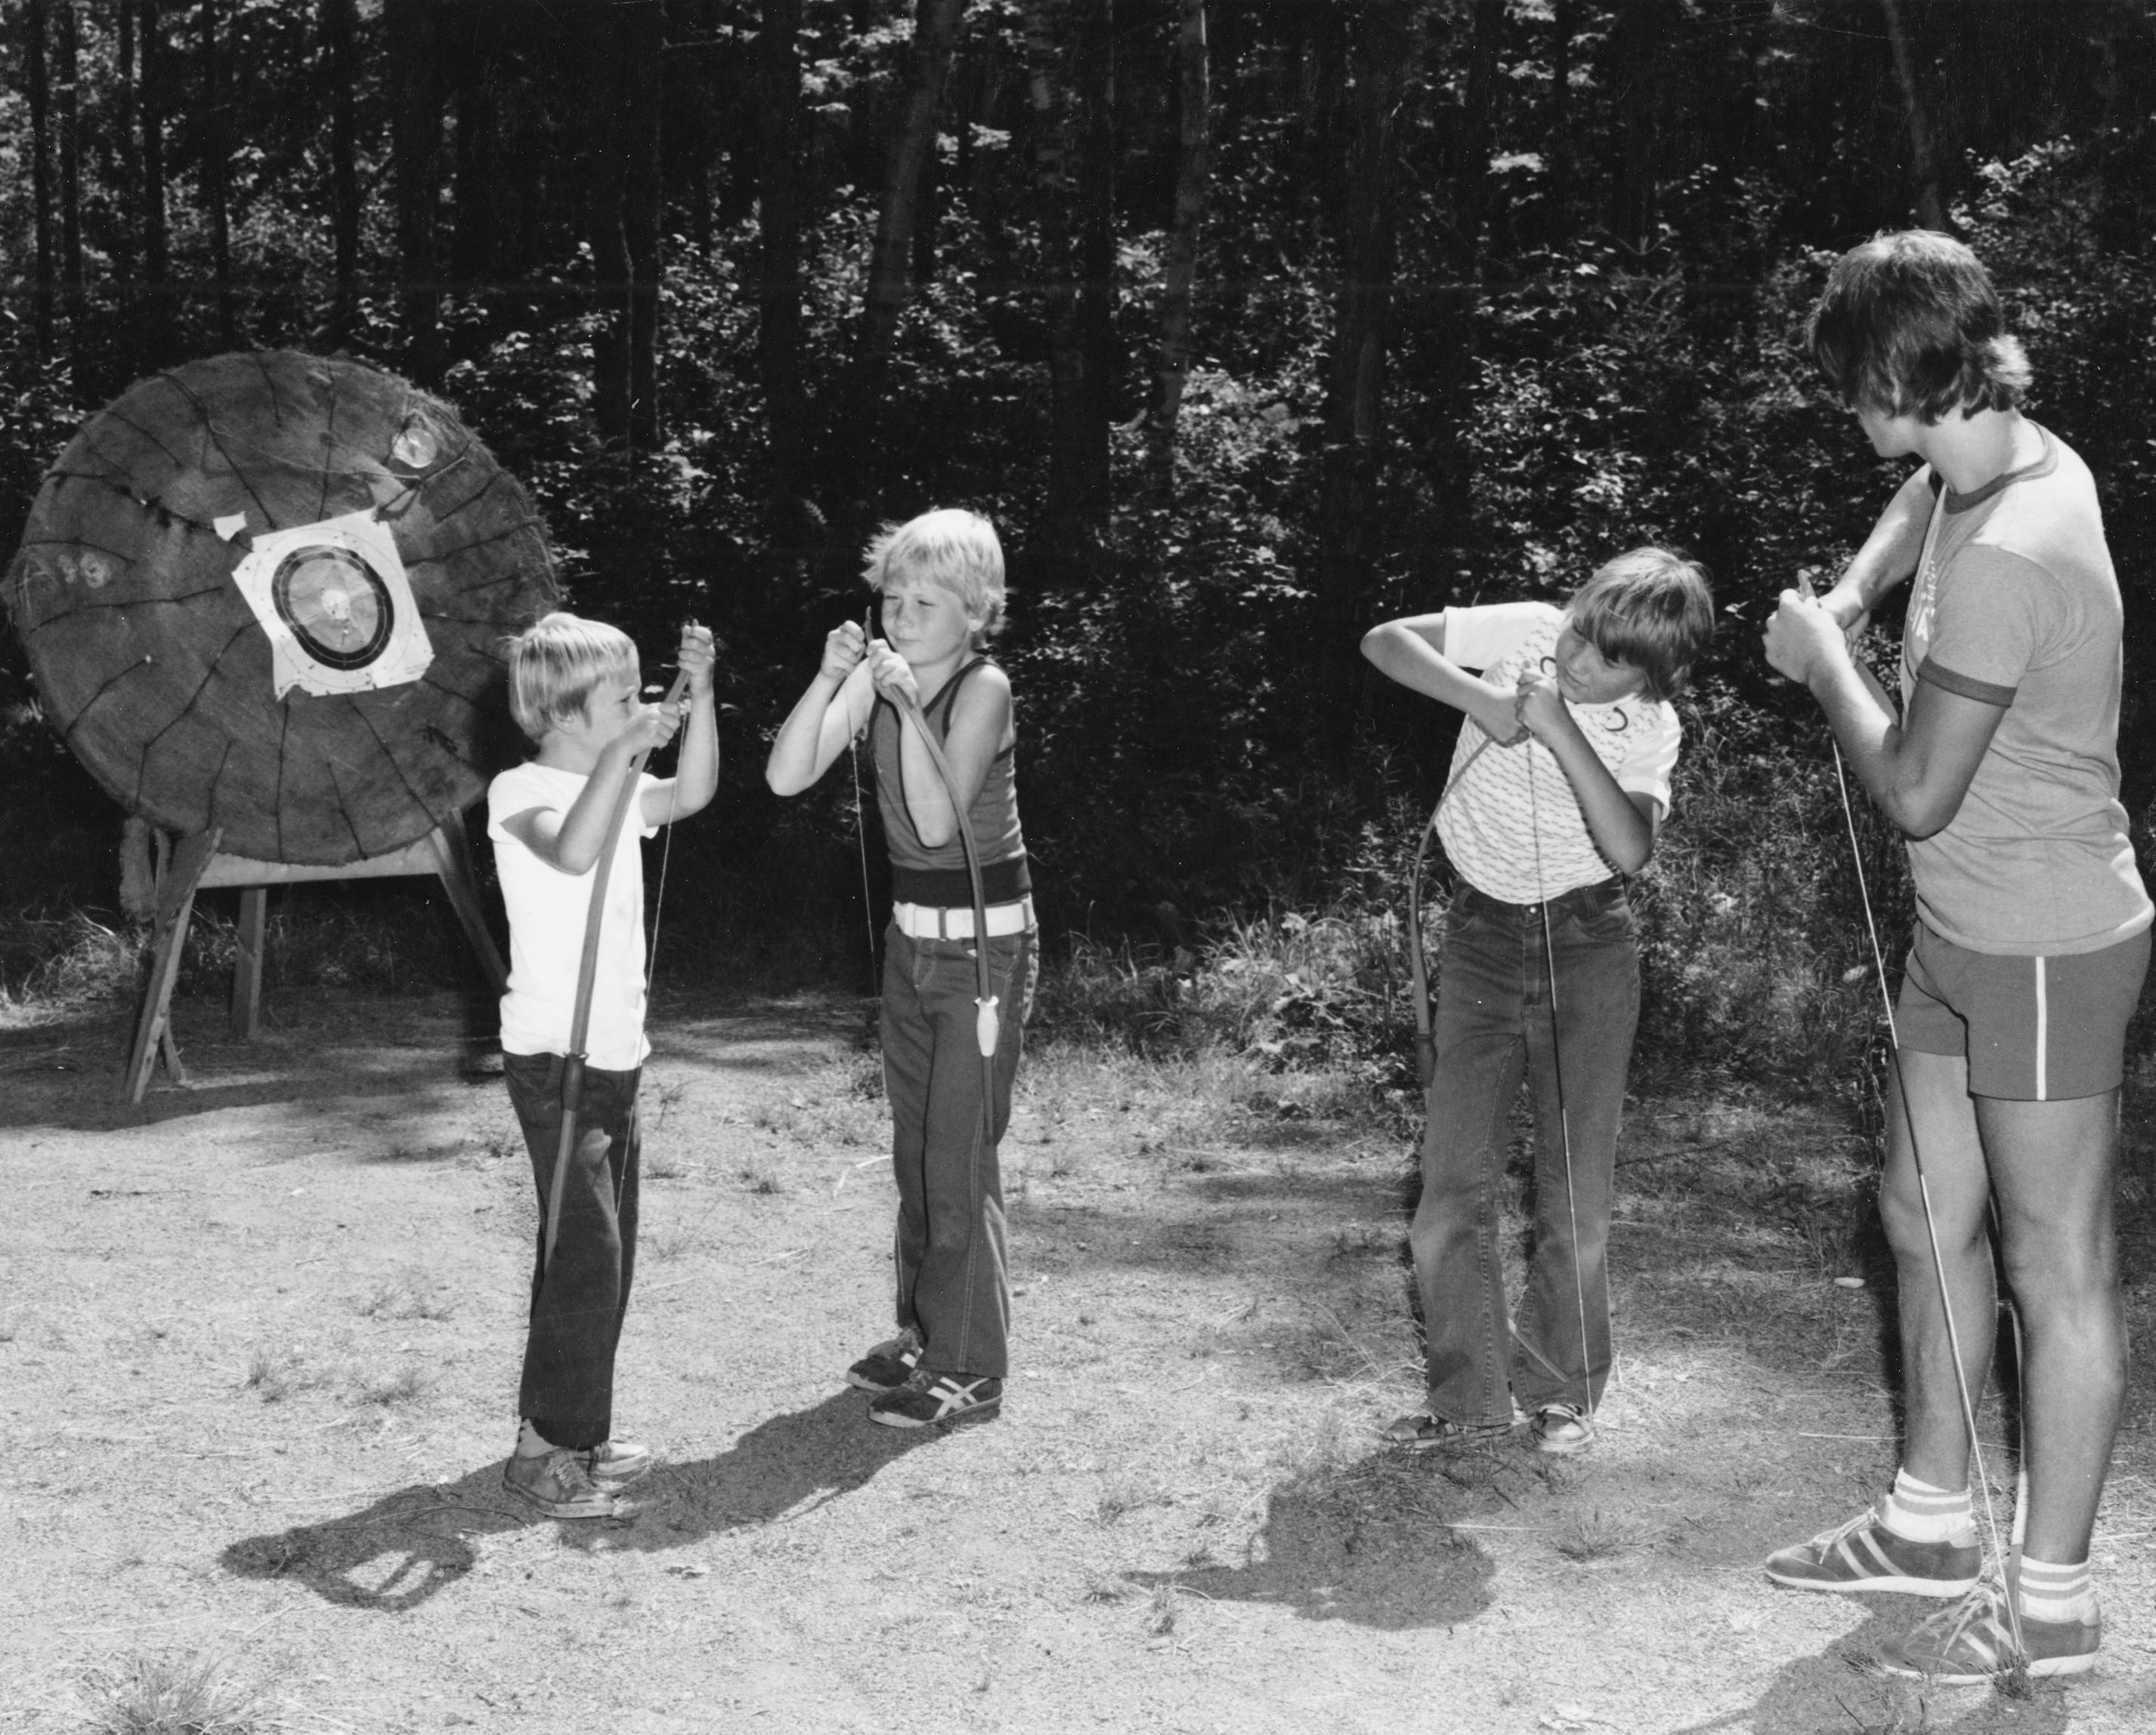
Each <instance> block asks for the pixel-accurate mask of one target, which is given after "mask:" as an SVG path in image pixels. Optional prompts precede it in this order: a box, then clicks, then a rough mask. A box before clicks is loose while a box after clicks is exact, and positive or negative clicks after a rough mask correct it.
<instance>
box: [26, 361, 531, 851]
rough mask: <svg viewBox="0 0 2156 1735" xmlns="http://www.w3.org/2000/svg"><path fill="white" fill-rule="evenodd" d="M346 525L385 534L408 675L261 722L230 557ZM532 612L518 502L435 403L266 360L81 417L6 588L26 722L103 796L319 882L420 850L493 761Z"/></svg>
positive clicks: (138, 391) (510, 749)
mask: <svg viewBox="0 0 2156 1735" xmlns="http://www.w3.org/2000/svg"><path fill="white" fill-rule="evenodd" d="M358 511H372V512H374V513H376V514H377V515H378V516H379V518H380V521H382V523H384V524H386V525H388V526H389V527H390V529H391V531H392V533H393V536H394V538H395V541H396V544H397V552H398V557H400V559H401V560H402V561H403V566H404V569H405V572H406V575H407V577H408V579H409V582H410V584H411V588H412V594H413V600H414V601H415V602H416V603H417V604H418V613H419V618H420V620H421V622H422V624H423V626H424V627H425V629H426V634H427V639H428V641H429V644H430V645H431V647H432V649H433V653H434V656H433V660H432V662H431V663H430V664H429V666H428V668H427V670H426V672H425V674H424V675H422V676H421V677H420V678H419V679H418V680H415V681H408V682H405V683H403V684H401V685H393V686H386V687H382V688H380V689H378V690H374V691H370V692H361V693H350V694H318V693H309V692H306V691H305V690H302V689H301V688H298V687H295V688H293V689H291V690H289V691H288V692H287V693H286V694H285V696H284V697H283V698H282V699H280V698H278V697H277V696H276V695H275V692H274V691H273V690H272V682H271V664H270V648H269V639H268V637H267V635H266V634H265V633H264V629H263V628H262V626H261V625H260V624H259V622H258V621H257V620H256V619H255V618H254V613H253V611H252V610H251V609H250V608H249V606H248V603H247V599H246V598H245V597H244V596H243V595H242V594H241V593H240V590H239V587H238V585H237V584H235V583H234V581H233V576H232V575H233V571H234V567H237V566H238V565H239V562H240V561H241V560H242V559H243V558H244V557H245V556H246V554H247V552H248V550H249V542H250V538H251V537H253V536H261V535H264V534H266V533H268V532H269V531H280V530H290V529H295V528H298V527H300V526H305V525H309V524H314V523H319V522H321V521H324V520H326V519H331V518H336V517H339V516H343V515H345V514H347V513H352V512H358ZM304 588H305V587H304V586H303V589H304ZM556 599H557V589H556V586H555V583H554V568H553V559H552V553H551V552H550V551H549V549H548V547H547V539H546V536H545V533H544V531H543V530H542V527H541V525H540V523H539V520H538V517H537V515H536V513H535V511H533V509H532V506H531V500H529V498H528V497H527V496H526V494H525V492H524V490H523V489H522V488H521V487H520V486H519V485H517V483H516V480H514V479H513V478H512V477H511V476H510V475H508V474H507V472H506V471H505V470H502V468H501V467H500V465H499V464H497V463H496V462H495V459H494V456H493V454H491V453H490V452H489V451H488V450H487V449H486V448H485V446H483V445H482V444H480V442H479V441H478V440H477V439H475V438H474V437H473V436H472V434H470V432H469V431H468V430H467V429H465V427H464V426H463V424H462V423H460V422H459V420H458V419H457V417H456V414H455V413H454V411H453V410H451V409H450V408H449V406H448V405H446V404H444V403H441V402H440V401H439V399H436V398H429V397H428V396H426V395H425V394H424V393H421V392H419V391H418V389H416V388H413V386H411V385H409V384H408V383H406V382H404V381H403V380H401V379H398V378H397V377H395V376H394V375H393V374H388V373H385V372H382V371H380V370H379V369H377V368H372V367H366V366H364V365H362V364H361V363H359V362H348V361H333V360H327V359H325V358H322V357H315V356H305V355H300V354H297V353H295V352H290V351H275V352H262V353H259V354H239V355H228V356H218V357H214V358H213V359H211V360H208V361H202V362H189V363H188V364H187V366H185V367H179V368H176V369H174V370H173V371H172V372H169V373H161V374H157V375H156V376H154V377H151V378H149V379H146V380H144V381H142V382H141V383H140V384H138V385H136V386H134V387H132V388H130V389H129V390H128V391H127V392H126V393H125V394H124V395H123V396H121V398H118V399H117V400H116V401H115V402H114V403H112V404H111V405H110V407H109V408H106V409H104V410H102V411H100V413H98V414H96V415H95V416H93V417H91V418H90V420H89V421H88V422H87V423H85V424H84V426H83V428H82V429H81V431H80V433H78V434H76V435H75V437H74V440H73V441H72V442H71V443H70V444H69V446H68V449H67V450H66V451H65V452H64V453H63V454H61V456H60V459H59V463H58V464H56V465H54V467H53V469H52V470H51V471H50V472H49V474H48V475H47V476H46V477H45V480H44V485H43V486H42V487H41V488H40V489H39V490H38V497H37V500H36V501H35V503H34V504H33V506H32V507H31V510H30V515H29V521H28V526H27V527H26V529H25V531H24V533H23V546H22V549H21V551H20V552H19V553H18V555H17V556H16V558H15V562H14V564H13V567H11V568H10V570H9V572H8V585H7V600H8V613H9V614H10V616H11V617H12V618H13V621H14V624H15V629H16V631H17V632H18V634H20V635H21V637H22V639H23V645H24V648H25V649H26V651H27V652H28V658H29V663H30V668H31V671H32V673H33V675H35V676H36V678H37V682H38V691H39V693H40V695H41V696H42V697H43V699H44V708H45V714H46V716H47V718H48V719H49V721H51V722H52V724H53V725H54V727H56V728H57V729H59V731H60V732H61V734H62V735H63V736H64V737H65V739H66V741H67V743H68V745H69V747H71V748H72V749H73V750H74V753H75V755H76V757H79V758H80V759H81V761H82V762H83V763H84V764H85V765H86V766H87V767H89V768H90V772H91V773H92V774H93V775H94V776H95V778H97V780H98V782H99V783H101V784H102V785H103V786H104V787H105V789H106V790H108V791H109V792H110V793H111V794H112V796H113V797H114V798H115V799H116V800H117V801H119V802H120V803H121V805H122V806H124V807H126V808H127V809H128V811H129V812H131V813H135V814H141V815H142V816H143V817H144V818H146V819H149V820H151V822H152V823H154V824H157V825H161V826H163V827H164V828H166V829H167V830H171V831H175V832H180V833H193V832H200V831H204V830H207V829H208V828H209V827H211V826H213V825H216V826H221V827H223V833H224V836H223V848H224V849H225V850H227V851H228V852H229V853H232V854H234V855H247V856H252V857H254V858H256V859H257V860H264V861H280V862H290V863H295V864H305V865H321V866H336V865H342V864H343V863H346V862H348V861H352V860H357V858H359V857H361V856H364V855H382V854H385V853H387V852H388V851H389V850H394V849H397V848H398V847H400V846H401V845H403V844H408V843H410V842H412V841H413V839H417V838H419V837H423V836H424V835H425V834H427V833H428V832H429V831H430V830H432V829H434V826H435V825H436V824H439V823H440V822H441V821H442V820H443V819H446V818H448V817H449V816H450V815H451V814H456V813H459V812H461V811H462V810H463V809H464V808H467V807H469V806H470V805H471V803H474V802H475V801H476V800H477V799H478V798H480V796H481V795H482V794H484V793H485V789H486V784H487V780H488V778H490V776H491V775H492V773H494V772H495V771H496V770H499V769H500V767H502V766H504V765H506V764H509V763H511V762H514V760H515V759H516V757H517V752H518V737H517V736H516V729H515V726H514V725H513V724H512V723H511V721H510V717H509V709H508V699H507V694H506V687H505V682H504V667H503V662H502V656H501V650H500V641H501V639H502V638H503V637H504V636H505V635H506V634H510V633H513V632H516V630H518V629H521V628H522V627H523V626H525V625H526V624H529V623H530V622H531V621H532V620H533V619H536V617H537V616H539V615H540V614H542V613H545V612H546V611H547V609H548V608H552V606H553V605H554V603H555V601H556ZM332 600H333V601H334V599H332ZM336 606H338V607H342V606H343V604H342V603H336ZM370 606H371V605H370Z"/></svg>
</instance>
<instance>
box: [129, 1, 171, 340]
mask: <svg viewBox="0 0 2156 1735" xmlns="http://www.w3.org/2000/svg"><path fill="white" fill-rule="evenodd" d="M141 20H142V33H141V84H140V85H138V86H137V89H136V94H137V95H138V97H139V99H140V104H141V115H142V204H141V224H142V281H143V284H144V286H145V290H146V293H145V295H144V297H143V309H142V313H143V317H142V321H141V329H140V332H139V336H140V340H141V341H140V348H139V352H138V353H137V355H136V361H135V370H136V372H147V371H148V370H149V369H150V368H151V367H155V366H158V365H160V364H162V362H165V361H167V359H169V358H170V357H171V355H172V352H173V350H174V349H176V348H177V346H178V341H177V331H175V329H174V326H175V321H174V320H173V316H172V315H173V309H172V285H171V282H170V275H171V271H170V266H171V261H170V259H169V258H168V257H167V232H166V225H165V99H164V89H165V83H164V80H165V36H164V27H163V24H162V21H161V20H160V18H159V17H158V13H157V0H141Z"/></svg>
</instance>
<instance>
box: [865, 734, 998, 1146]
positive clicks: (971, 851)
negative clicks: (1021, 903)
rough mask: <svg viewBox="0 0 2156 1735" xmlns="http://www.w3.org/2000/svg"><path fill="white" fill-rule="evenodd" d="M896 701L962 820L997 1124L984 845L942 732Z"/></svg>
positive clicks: (982, 1037) (985, 1104)
mask: <svg viewBox="0 0 2156 1735" xmlns="http://www.w3.org/2000/svg"><path fill="white" fill-rule="evenodd" d="M892 702H893V703H894V704H896V706H897V707H898V709H899V711H901V713H902V714H903V715H904V716H906V717H907V718H908V719H909V720H910V721H911V722H912V724H913V726H914V727H915V728H916V729H917V730H919V731H921V745H922V746H923V747H927V749H928V762H929V763H930V764H932V765H933V766H934V767H936V775H937V777H939V778H942V780H943V791H944V793H945V794H946V795H947V796H948V797H949V798H950V801H951V814H952V819H955V820H956V821H957V831H958V846H959V848H960V849H961V850H963V851H964V852H965V856H966V879H967V883H968V885H970V886H971V887H972V888H973V980H974V985H975V988H976V989H977V990H978V992H977V993H976V994H975V997H974V1000H973V1005H974V1008H975V1010H974V1014H973V1039H974V1041H975V1042H976V1043H977V1044H978V1045H979V1048H980V1050H981V1062H982V1065H981V1072H982V1078H983V1083H984V1085H986V1086H988V1087H989V1088H988V1089H987V1091H986V1092H985V1094H984V1095H983V1098H982V1102H981V1112H982V1114H983V1116H988V1117H989V1119H990V1124H991V1125H993V1115H994V1096H995V1092H994V1090H993V1077H992V1069H991V1064H990V1063H992V1062H993V1060H994V1059H995V1054H996V1041H997V1039H998V1035H999V1034H1001V1031H1002V1020H1001V1019H1000V1018H999V1017H998V1013H997V997H996V993H995V982H994V978H993V977H992V976H991V975H990V974H989V972H988V887H987V885H986V884H985V882H984V881H983V880H982V878H981V852H980V845H979V844H978V843H977V842H976V841H975V839H974V837H973V821H972V819H971V817H970V816H969V815H968V813H967V812H966V803H965V802H964V800H963V799H962V798H961V796H960V793H959V789H958V778H957V773H955V772H953V771H952V769H951V762H950V761H949V760H948V759H947V758H945V757H943V747H942V742H938V741H937V739H936V731H934V730H932V729H931V728H930V727H929V726H928V719H927V717H926V716H922V715H921V704H920V701H918V700H916V699H912V698H908V697H903V696H901V697H900V698H898V699H896V700H894V701H892Z"/></svg>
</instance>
